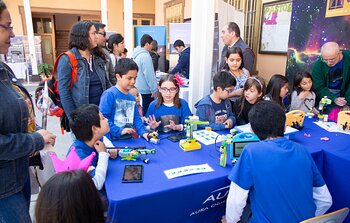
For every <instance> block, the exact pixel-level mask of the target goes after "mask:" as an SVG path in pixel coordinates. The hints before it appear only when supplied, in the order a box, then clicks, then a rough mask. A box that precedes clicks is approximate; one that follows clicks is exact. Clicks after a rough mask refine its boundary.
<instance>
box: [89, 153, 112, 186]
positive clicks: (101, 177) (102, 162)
mask: <svg viewBox="0 0 350 223" xmlns="http://www.w3.org/2000/svg"><path fill="white" fill-rule="evenodd" d="M108 158H109V153H107V152H99V153H98V161H97V166H96V169H95V176H94V177H93V178H92V181H93V182H94V184H95V186H96V188H97V190H101V189H102V187H103V184H104V183H105V180H106V173H107V167H108Z"/></svg>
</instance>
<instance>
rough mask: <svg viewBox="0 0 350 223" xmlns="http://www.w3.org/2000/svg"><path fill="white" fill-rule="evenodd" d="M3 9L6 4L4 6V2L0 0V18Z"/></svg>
mask: <svg viewBox="0 0 350 223" xmlns="http://www.w3.org/2000/svg"><path fill="white" fill-rule="evenodd" d="M5 9H7V6H6V4H5V2H4V1H2V0H0V18H1V14H2V12H3V11H4V10H5Z"/></svg>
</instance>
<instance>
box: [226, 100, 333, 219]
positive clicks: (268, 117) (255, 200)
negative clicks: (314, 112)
mask: <svg viewBox="0 0 350 223" xmlns="http://www.w3.org/2000/svg"><path fill="white" fill-rule="evenodd" d="M248 117H249V121H250V124H251V128H252V130H253V132H254V133H255V134H256V135H257V136H258V137H259V139H260V140H262V141H260V142H257V143H250V144H248V145H246V146H245V147H244V150H243V152H242V154H241V157H240V158H239V160H238V162H237V164H236V165H235V166H234V167H233V169H232V172H231V174H230V175H229V177H228V178H229V179H230V180H231V181H232V182H231V186H230V191H229V194H228V197H227V200H226V219H225V217H223V219H222V222H226V220H227V222H229V223H232V222H238V221H239V220H240V216H241V214H242V210H243V207H244V206H245V204H246V200H247V197H248V194H249V197H250V203H251V206H252V212H253V219H252V220H251V221H250V222H300V221H303V220H305V219H308V218H311V217H314V216H315V215H316V216H317V215H322V214H324V213H325V212H326V211H327V210H328V208H329V207H330V206H331V204H332V197H331V195H330V193H329V191H328V188H327V186H326V184H325V182H324V180H323V178H322V176H321V174H320V173H319V171H318V169H317V167H316V165H315V163H314V161H313V159H312V157H311V155H310V154H309V152H308V151H307V150H306V149H305V148H304V147H303V146H301V145H299V144H297V143H294V142H291V141H289V140H288V139H286V138H284V137H283V135H284V130H285V121H286V116H285V114H284V111H283V109H282V108H281V107H280V106H279V105H278V104H276V102H273V101H260V102H258V103H257V104H256V105H255V106H254V107H253V108H252V109H251V111H250V112H249V115H248Z"/></svg>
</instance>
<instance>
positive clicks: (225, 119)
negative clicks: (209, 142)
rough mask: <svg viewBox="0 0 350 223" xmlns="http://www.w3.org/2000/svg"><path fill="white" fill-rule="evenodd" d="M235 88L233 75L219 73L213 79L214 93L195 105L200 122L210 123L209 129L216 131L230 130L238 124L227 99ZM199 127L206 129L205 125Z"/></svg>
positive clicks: (223, 72)
mask: <svg viewBox="0 0 350 223" xmlns="http://www.w3.org/2000/svg"><path fill="white" fill-rule="evenodd" d="M235 86H236V79H235V78H234V77H233V76H232V75H231V74H229V73H228V72H226V71H219V73H217V74H215V75H214V77H213V87H214V91H213V93H211V94H210V95H208V96H206V97H204V98H202V99H201V100H200V101H198V102H197V103H196V104H195V105H194V106H195V108H196V109H197V112H196V115H197V116H198V117H199V120H201V121H209V127H211V129H212V130H214V131H218V130H225V129H230V128H232V127H233V126H234V125H235V123H236V118H235V117H234V116H233V112H232V107H231V102H230V100H229V99H227V98H228V96H229V94H230V93H231V92H232V91H233V88H234V87H235ZM198 127H199V128H204V127H205V125H198Z"/></svg>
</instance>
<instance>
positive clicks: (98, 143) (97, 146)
mask: <svg viewBox="0 0 350 223" xmlns="http://www.w3.org/2000/svg"><path fill="white" fill-rule="evenodd" d="M94 147H95V149H96V151H97V152H98V153H99V152H106V146H105V144H104V143H103V142H101V141H100V140H98V141H96V142H95V144H94Z"/></svg>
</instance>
